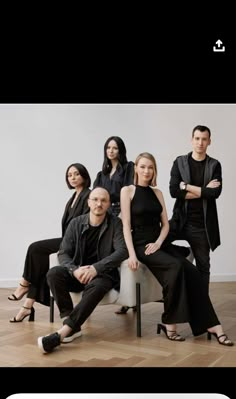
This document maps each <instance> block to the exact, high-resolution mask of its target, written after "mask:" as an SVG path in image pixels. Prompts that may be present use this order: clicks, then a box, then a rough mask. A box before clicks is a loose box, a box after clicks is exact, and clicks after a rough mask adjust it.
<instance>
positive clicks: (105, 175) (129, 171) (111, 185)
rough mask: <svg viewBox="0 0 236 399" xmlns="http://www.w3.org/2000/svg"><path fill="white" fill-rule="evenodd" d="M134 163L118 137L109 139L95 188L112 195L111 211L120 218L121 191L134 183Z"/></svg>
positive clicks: (105, 145) (94, 184) (105, 146)
mask: <svg viewBox="0 0 236 399" xmlns="http://www.w3.org/2000/svg"><path fill="white" fill-rule="evenodd" d="M133 178H134V163H133V162H128V161H127V157H126V147H125V144H124V142H123V140H122V139H121V138H120V137H118V136H111V137H109V138H108V139H107V140H106V142H105V144H104V161H103V165H102V170H101V171H100V172H98V174H97V177H96V179H95V181H94V183H93V188H95V187H103V188H106V189H107V191H108V192H109V193H110V198H111V209H110V211H111V212H112V213H113V214H114V215H116V216H118V215H119V213H120V190H121V189H122V187H124V186H129V185H130V184H132V183H133Z"/></svg>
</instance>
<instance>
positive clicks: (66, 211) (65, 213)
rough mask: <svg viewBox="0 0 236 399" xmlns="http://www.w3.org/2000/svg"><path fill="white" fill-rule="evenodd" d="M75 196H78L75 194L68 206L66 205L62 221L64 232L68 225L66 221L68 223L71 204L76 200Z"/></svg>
mask: <svg viewBox="0 0 236 399" xmlns="http://www.w3.org/2000/svg"><path fill="white" fill-rule="evenodd" d="M75 195H76V193H74V194H73V195H72V197H71V198H70V199H69V201H68V202H67V204H66V207H65V210H64V213H63V216H62V221H61V224H62V230H64V226H65V223H66V221H67V214H68V212H69V208H70V207H71V204H72V202H73V200H74V198H75Z"/></svg>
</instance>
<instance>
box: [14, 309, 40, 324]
mask: <svg viewBox="0 0 236 399" xmlns="http://www.w3.org/2000/svg"><path fill="white" fill-rule="evenodd" d="M22 308H24V309H29V310H30V313H27V314H26V315H24V316H23V317H22V319H20V320H16V317H14V319H12V320H9V321H10V323H20V322H22V321H23V320H24V319H25V318H26V317H29V321H34V315H35V310H34V307H32V308H28V307H27V306H22Z"/></svg>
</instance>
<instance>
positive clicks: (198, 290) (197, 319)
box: [135, 244, 220, 336]
mask: <svg viewBox="0 0 236 399" xmlns="http://www.w3.org/2000/svg"><path fill="white" fill-rule="evenodd" d="M135 251H136V255H137V257H138V259H139V260H140V261H141V262H143V263H144V264H145V265H147V267H148V268H149V269H150V270H151V272H152V273H153V274H154V276H155V277H156V278H157V280H158V281H159V283H160V284H161V286H162V287H163V299H164V313H163V314H162V322H163V323H165V324H175V323H185V322H189V324H190V327H191V329H192V332H193V335H195V336H197V335H200V334H203V333H204V332H206V331H207V328H210V327H213V326H215V325H217V324H220V322H219V320H218V318H217V315H216V313H215V311H214V308H213V306H212V303H211V300H210V297H209V295H208V292H207V291H206V289H205V285H204V282H203V280H202V276H201V273H200V272H199V270H198V269H197V268H196V267H195V266H194V265H193V264H192V263H190V262H189V261H188V260H187V259H185V258H184V257H183V256H181V255H179V252H178V250H177V249H176V248H175V246H174V245H171V244H170V245H166V246H164V247H163V249H160V250H158V251H156V252H155V253H154V254H152V255H145V254H144V252H145V245H138V246H135Z"/></svg>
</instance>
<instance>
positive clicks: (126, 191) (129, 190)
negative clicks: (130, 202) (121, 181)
mask: <svg viewBox="0 0 236 399" xmlns="http://www.w3.org/2000/svg"><path fill="white" fill-rule="evenodd" d="M134 192H135V186H134V185H133V184H131V185H130V186H124V187H122V189H121V195H122V196H128V197H130V198H132V197H133V195H134Z"/></svg>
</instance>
